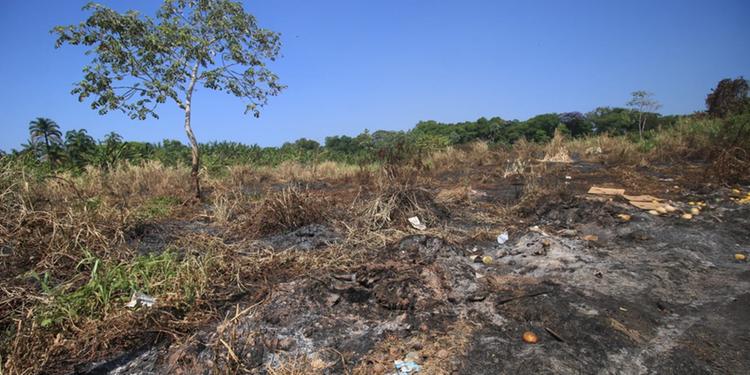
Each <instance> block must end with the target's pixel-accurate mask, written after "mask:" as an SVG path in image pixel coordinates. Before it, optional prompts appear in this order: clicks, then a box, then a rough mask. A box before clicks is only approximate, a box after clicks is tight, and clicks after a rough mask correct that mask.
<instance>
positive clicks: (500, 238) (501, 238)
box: [497, 231, 509, 245]
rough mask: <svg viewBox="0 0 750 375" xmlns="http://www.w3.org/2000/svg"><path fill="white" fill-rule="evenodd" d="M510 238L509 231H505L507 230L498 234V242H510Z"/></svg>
mask: <svg viewBox="0 0 750 375" xmlns="http://www.w3.org/2000/svg"><path fill="white" fill-rule="evenodd" d="M508 238H509V237H508V231H505V232H503V233H500V234H499V235H498V236H497V243H499V244H500V245H502V244H504V243H506V242H508Z"/></svg>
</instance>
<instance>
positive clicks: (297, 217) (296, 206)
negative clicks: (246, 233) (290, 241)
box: [251, 186, 327, 235]
mask: <svg viewBox="0 0 750 375" xmlns="http://www.w3.org/2000/svg"><path fill="white" fill-rule="evenodd" d="M326 207H327V204H326V201H325V199H323V198H322V197H316V196H313V195H312V194H311V193H310V192H308V191H305V190H302V189H300V188H298V187H295V186H292V187H287V188H285V189H284V190H282V191H280V192H276V193H273V194H270V195H268V196H266V197H265V198H264V199H263V201H262V202H261V203H260V206H259V207H258V209H257V211H256V213H255V215H254V217H253V219H252V223H251V227H252V228H254V230H255V233H257V234H258V235H268V234H274V233H278V232H282V231H289V230H293V229H297V228H300V227H303V226H305V225H308V224H314V223H320V222H322V221H323V220H324V218H325V216H324V214H325V211H326Z"/></svg>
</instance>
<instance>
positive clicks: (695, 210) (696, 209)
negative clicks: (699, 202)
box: [690, 207, 701, 215]
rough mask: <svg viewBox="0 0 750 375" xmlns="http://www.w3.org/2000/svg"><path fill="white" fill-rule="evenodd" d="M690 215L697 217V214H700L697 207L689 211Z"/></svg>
mask: <svg viewBox="0 0 750 375" xmlns="http://www.w3.org/2000/svg"><path fill="white" fill-rule="evenodd" d="M690 213H691V214H693V215H698V214H699V213H701V210H700V208H698V207H693V208H691V209H690Z"/></svg>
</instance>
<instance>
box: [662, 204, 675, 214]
mask: <svg viewBox="0 0 750 375" xmlns="http://www.w3.org/2000/svg"><path fill="white" fill-rule="evenodd" d="M664 208H666V209H667V212H675V211H677V209H676V208H674V207H673V206H670V205H666V206H664Z"/></svg>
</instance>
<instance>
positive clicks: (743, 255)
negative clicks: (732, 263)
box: [734, 253, 747, 262]
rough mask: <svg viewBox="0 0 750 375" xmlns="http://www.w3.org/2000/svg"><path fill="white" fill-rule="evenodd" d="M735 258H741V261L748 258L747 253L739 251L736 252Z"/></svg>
mask: <svg viewBox="0 0 750 375" xmlns="http://www.w3.org/2000/svg"><path fill="white" fill-rule="evenodd" d="M734 259H736V260H739V261H740V262H744V261H746V260H747V255H745V254H740V253H737V254H734Z"/></svg>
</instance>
